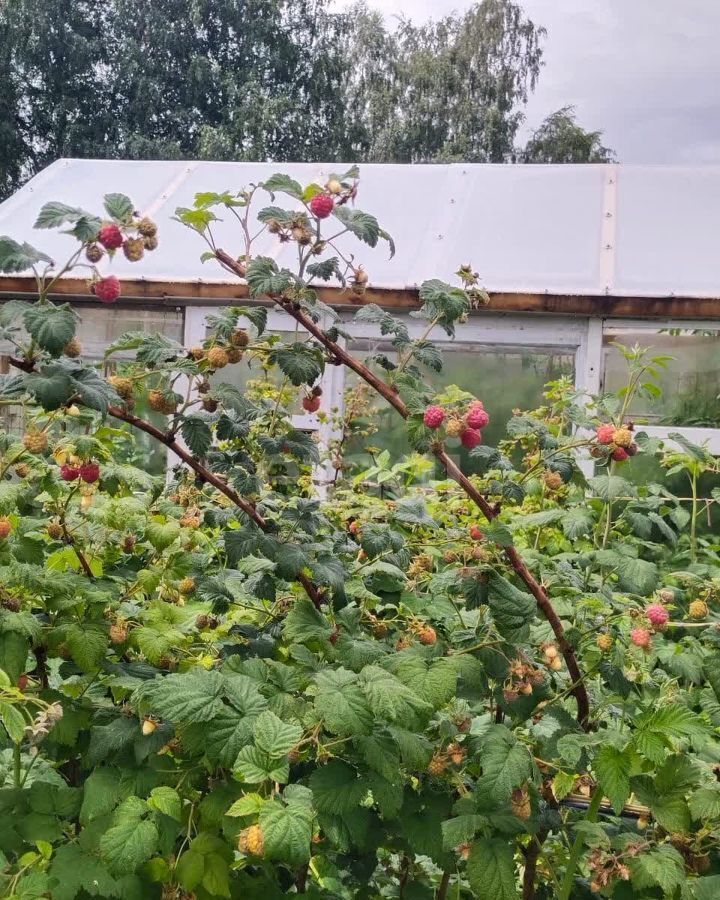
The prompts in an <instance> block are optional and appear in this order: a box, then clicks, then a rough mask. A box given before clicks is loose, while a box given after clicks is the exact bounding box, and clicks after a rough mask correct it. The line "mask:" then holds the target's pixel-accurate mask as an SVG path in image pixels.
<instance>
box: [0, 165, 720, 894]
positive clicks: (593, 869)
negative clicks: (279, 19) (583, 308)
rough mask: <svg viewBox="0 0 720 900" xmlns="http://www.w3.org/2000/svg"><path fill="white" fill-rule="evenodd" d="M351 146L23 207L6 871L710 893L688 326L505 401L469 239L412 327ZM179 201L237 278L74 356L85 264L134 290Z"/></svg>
mask: <svg viewBox="0 0 720 900" xmlns="http://www.w3.org/2000/svg"><path fill="white" fill-rule="evenodd" d="M360 174H361V173H360V172H359V171H358V170H357V169H356V168H352V169H349V170H347V171H340V172H338V173H336V174H330V176H329V177H328V178H327V179H326V180H323V181H318V182H316V181H311V182H309V183H301V182H300V181H298V180H297V179H296V178H294V177H291V176H290V175H286V174H275V175H272V176H271V177H267V178H265V179H264V180H262V181H258V182H257V183H252V184H247V185H246V186H245V187H244V188H242V189H240V190H238V189H237V186H232V187H229V188H228V189H227V190H221V191H215V192H213V191H205V192H200V193H195V195H194V201H193V202H192V205H187V206H181V207H179V208H177V210H176V212H175V215H174V217H173V220H172V221H170V222H168V223H166V224H164V225H163V227H162V228H159V227H158V224H156V221H155V220H154V219H153V218H152V216H151V215H149V214H147V213H141V212H139V211H138V210H136V207H135V205H134V202H133V200H132V199H131V198H129V197H127V196H125V194H123V193H107V194H106V195H105V198H104V208H102V209H96V210H92V211H87V210H85V209H83V208H80V207H75V206H73V205H70V204H68V203H66V202H56V201H53V202H48V203H45V204H44V205H42V207H41V208H39V209H38V210H37V220H36V223H35V227H36V229H37V235H36V240H35V241H34V242H33V243H28V242H27V241H26V240H25V239H24V238H23V239H16V238H15V237H13V236H12V235H7V236H3V237H0V272H2V273H6V274H15V273H20V272H26V271H31V272H32V273H33V277H34V279H35V295H36V297H37V299H35V300H32V301H28V300H20V299H10V300H7V301H6V302H4V303H3V304H2V306H0V339H1V340H2V341H3V342H5V344H7V345H9V346H10V347H11V350H10V351H9V353H8V361H9V365H8V371H7V373H6V374H5V375H3V376H2V382H1V388H2V394H1V396H0V402H1V403H2V410H5V409H13V410H16V411H18V416H17V417H16V418H15V419H12V421H11V420H9V419H8V420H6V421H7V422H8V423H9V424H7V427H6V429H5V430H4V431H3V432H2V433H0V477H1V478H2V480H1V481H0V722H1V723H2V729H0V730H1V731H2V734H1V735H0V810H1V811H2V816H1V818H0V894H1V895H2V896H3V897H8V898H18V900H20V898H23V900H25V898H28V900H29V898H40V897H52V898H56V900H73V898H86V897H107V898H128V900H135V898H137V900H142V898H162V900H171V898H172V900H192V898H197V900H212V898H251V897H258V898H263V900H271V898H275V897H282V896H293V895H296V894H306V895H308V896H310V897H314V898H318V900H319V898H328V900H329V898H347V900H351V898H368V900H370V898H405V900H423V898H425V900H432V898H437V900H455V898H458V900H460V898H462V900H469V898H480V900H486V898H487V900H513V898H518V900H519V898H522V900H533V898H535V900H571V898H573V900H583V898H588V900H589V898H593V897H608V898H610V897H612V898H616V900H630V898H637V900H650V898H669V900H711V898H717V897H718V896H720V768H719V766H718V761H719V760H720V738H719V737H718V729H719V728H720V547H719V545H718V540H717V524H716V523H717V521H718V520H717V509H718V504H720V492H719V490H718V488H717V487H713V484H715V485H716V484H717V476H718V474H720V465H719V464H718V460H717V457H716V456H713V455H712V453H711V452H710V450H709V449H708V448H707V447H706V446H704V445H702V444H699V443H697V442H695V441H694V440H693V439H692V438H691V437H688V436H687V435H686V434H684V433H683V429H682V427H681V426H677V427H676V428H675V429H674V430H673V429H672V428H671V431H672V436H671V439H670V440H664V439H663V438H662V437H659V436H658V435H657V434H656V433H655V432H654V431H653V429H652V428H651V427H648V426H647V418H646V417H645V416H644V415H643V406H644V404H646V403H647V402H648V401H649V400H655V399H657V398H658V396H660V395H661V393H662V384H663V378H664V377H665V375H666V373H667V371H668V368H669V366H671V360H670V358H669V356H668V355H667V354H665V353H663V352H656V351H654V350H652V348H650V347H643V346H641V345H640V344H639V343H633V344H629V343H623V341H622V335H616V336H615V339H614V340H613V341H612V343H611V344H610V345H609V348H610V349H611V352H612V353H613V354H614V355H615V357H617V359H620V360H621V361H622V372H623V375H622V379H620V378H619V376H617V374H616V373H617V371H618V369H619V365H616V366H615V369H614V370H613V371H614V373H615V374H614V376H613V378H614V381H615V382H616V383H614V384H613V385H612V390H607V391H605V392H595V393H592V394H591V393H588V392H587V391H585V390H583V389H581V388H579V387H578V386H577V385H576V383H575V381H574V380H573V378H572V375H571V374H570V373H569V372H568V371H567V366H566V364H565V362H564V360H563V357H562V354H561V353H559V352H558V355H557V357H556V359H555V362H554V363H553V365H552V366H548V367H546V368H543V369H542V375H543V377H544V378H545V380H546V383H545V385H544V387H542V389H541V390H540V391H539V392H538V393H537V396H536V394H535V393H534V391H533V390H531V388H530V387H529V386H528V387H527V390H526V395H527V398H528V399H529V400H530V401H531V402H530V404H529V406H528V408H508V405H507V399H506V397H504V396H503V395H502V393H503V387H502V384H501V381H500V380H498V379H496V381H495V383H494V386H493V387H492V388H491V387H490V386H489V385H490V379H489V378H488V380H487V381H486V380H484V379H483V378H479V379H478V380H477V383H474V384H468V383H467V379H465V380H463V377H464V373H463V371H462V368H463V367H462V365H459V364H458V363H457V362H453V360H452V359H449V357H451V356H452V354H451V353H449V352H448V350H447V348H448V347H449V346H452V345H453V344H454V343H457V344H460V345H461V344H462V342H463V340H464V339H465V338H464V335H465V334H466V333H467V330H468V329H471V328H473V327H477V328H480V329H482V327H483V318H482V315H483V314H484V313H485V311H487V310H491V308H492V300H491V298H490V296H489V295H488V293H486V291H485V290H484V287H483V280H482V278H481V276H480V275H478V273H477V272H476V271H475V269H474V268H473V266H472V265H471V264H470V261H468V260H457V263H456V271H455V272H454V273H453V272H452V271H447V272H445V271H443V272H437V273H435V275H436V277H433V278H430V279H428V280H425V281H424V282H423V283H422V284H421V286H420V288H419V305H418V307H417V309H415V310H414V311H413V312H412V313H411V316H412V320H411V321H412V325H413V327H412V328H410V326H409V324H408V321H409V320H408V317H406V316H402V315H400V314H396V312H395V311H393V310H391V309H388V308H386V307H383V306H381V305H379V304H377V303H375V302H372V298H371V297H369V296H368V295H369V294H370V292H371V289H372V285H373V269H372V265H371V264H370V263H369V262H367V261H366V259H365V254H366V253H367V252H368V251H370V250H373V251H374V252H376V251H377V249H378V248H383V250H384V252H385V253H386V255H387V256H392V254H393V252H394V244H393V237H392V235H391V234H390V233H389V230H386V229H385V228H384V227H383V223H382V221H378V218H376V216H375V215H374V214H373V210H372V209H368V211H365V210H364V208H363V180H362V179H361V178H360ZM111 188H112V185H108V186H107V189H108V190H109V189H111ZM221 224H222V226H223V228H224V230H223V237H222V240H221V239H220V237H219V230H218V229H219V227H220V225H221ZM229 226H232V231H231V232H229V231H228V227H229ZM51 230H52V231H60V232H62V234H63V239H64V244H65V246H66V255H65V257H64V258H63V259H60V258H55V255H54V254H55V251H53V256H51V255H50V254H49V253H46V252H45V251H44V250H43V241H44V238H46V237H48V236H49V234H50V231H51ZM229 233H232V235H233V240H234V243H233V244H232V245H230V244H228V243H227V242H226V241H227V235H228V234H229ZM188 235H189V236H190V237H191V238H192V239H193V240H192V246H193V247H194V248H195V249H196V256H197V268H198V270H199V269H200V268H203V271H206V270H210V269H211V268H214V269H216V270H218V271H222V272H223V273H224V274H225V275H227V276H229V277H231V278H232V279H233V280H236V281H237V283H238V285H246V286H247V288H246V294H247V298H246V301H245V302H244V303H242V304H236V305H218V306H216V307H213V308H211V309H207V310H205V312H204V318H205V323H206V328H205V329H204V330H203V332H202V334H200V336H199V337H198V338H197V341H196V343H195V344H194V345H191V346H186V344H185V343H184V342H183V340H182V339H180V338H179V337H171V336H168V335H167V334H166V333H164V332H163V331H161V330H158V331H147V330H137V331H127V332H125V333H122V334H120V335H119V336H117V337H116V338H115V339H113V340H112V341H109V342H108V343H107V344H106V346H105V347H104V348H103V354H102V358H101V359H96V358H95V356H93V355H88V353H87V352H86V349H85V348H84V347H83V343H82V340H81V339H80V337H79V329H80V326H81V320H82V318H83V316H85V315H86V313H87V310H86V309H84V308H80V309H78V307H77V305H76V304H70V303H66V302H63V301H62V298H59V297H58V295H57V289H58V283H59V281H60V280H61V279H62V278H63V277H65V276H73V277H75V278H79V279H83V282H84V284H85V290H86V297H87V299H88V300H90V299H92V300H94V301H95V302H96V303H100V304H103V305H105V306H106V307H107V308H108V309H109V308H111V307H114V306H116V305H117V304H118V303H121V302H122V300H123V291H124V283H123V281H122V280H121V279H119V278H118V277H117V276H116V275H115V274H113V266H114V265H117V263H118V262H120V261H122V260H125V261H126V262H130V263H136V262H140V261H141V260H143V259H146V258H147V257H148V255H152V254H153V253H154V252H155V251H156V249H157V248H158V247H160V246H163V245H172V243H173V242H174V241H178V240H181V239H183V240H185V239H186V237H187V236H188ZM53 246H58V245H57V243H56V244H54V245H53ZM183 246H186V245H185V244H184V245H183ZM374 258H376V257H375V256H373V259H374ZM331 281H337V282H339V283H340V284H341V285H342V286H343V288H344V292H345V294H346V295H347V296H348V297H349V298H351V299H352V304H354V306H355V307H356V308H355V309H354V310H353V311H352V315H350V314H349V313H348V309H347V308H346V307H344V308H343V309H342V310H341V311H338V310H336V309H335V308H334V307H333V306H332V305H331V304H330V303H326V302H325V300H324V299H323V290H324V288H323V286H324V285H326V284H328V283H329V282H331ZM488 304H489V306H488ZM276 314H282V321H283V323H285V324H283V326H282V327H281V328H275V327H272V323H273V322H274V321H277V319H274V318H273V316H275V315H276ZM473 323H477V324H473ZM358 324H360V325H362V326H363V327H364V328H369V329H371V330H372V334H373V335H374V337H373V338H372V340H368V341H367V342H366V346H365V345H361V342H360V343H359V342H358V340H357V339H356V338H355V337H354V334H355V333H354V332H353V331H352V328H353V327H354V326H355V325H358ZM525 359H526V358H523V366H525V365H526V361H525ZM527 359H530V364H531V365H534V364H535V363H534V362H533V361H532V360H533V357H527ZM446 364H447V365H446ZM510 364H511V361H509V362H508V365H510ZM340 372H342V373H344V376H345V380H344V381H343V382H342V383H343V385H344V387H343V390H342V392H341V393H340V400H339V401H338V402H336V403H335V402H334V403H333V405H329V404H328V403H326V402H325V398H326V397H327V392H328V390H329V389H328V384H329V383H330V382H331V381H332V379H333V378H334V377H335V376H336V374H337V373H340ZM448 372H450V373H452V374H451V376H450V377H448V375H447V373H448ZM518 377H519V376H518ZM451 378H455V379H456V380H463V385H462V386H460V385H458V384H457V383H455V381H454V380H451ZM528 385H530V382H529V381H528ZM308 417H314V418H313V419H312V421H313V422H316V423H317V424H316V426H314V427H313V428H307V427H304V423H306V422H307V421H309V420H308ZM322 435H325V437H326V438H327V439H325V438H323V437H322ZM143 448H144V449H143ZM148 448H150V449H148ZM153 454H155V455H154V456H153ZM158 454H159V456H158ZM163 454H167V459H168V468H167V472H166V471H165V470H164V469H159V470H158V469H156V468H154V467H153V465H152V464H151V463H150V462H149V461H150V460H151V459H157V458H164V457H163ZM638 473H640V474H638ZM642 473H644V474H642ZM648 473H649V474H648ZM669 479H672V482H670V481H669ZM670 483H672V489H670V487H669V484H670Z"/></svg>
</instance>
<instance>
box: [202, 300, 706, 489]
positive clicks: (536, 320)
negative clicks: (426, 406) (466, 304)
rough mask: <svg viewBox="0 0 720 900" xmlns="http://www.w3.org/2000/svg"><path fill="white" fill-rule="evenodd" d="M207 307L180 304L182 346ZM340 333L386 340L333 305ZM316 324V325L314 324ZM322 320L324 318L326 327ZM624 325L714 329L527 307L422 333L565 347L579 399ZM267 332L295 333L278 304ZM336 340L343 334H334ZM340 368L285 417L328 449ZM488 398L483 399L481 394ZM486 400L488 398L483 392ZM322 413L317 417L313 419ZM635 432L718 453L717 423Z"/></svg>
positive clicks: (479, 343) (415, 325) (322, 479)
mask: <svg viewBox="0 0 720 900" xmlns="http://www.w3.org/2000/svg"><path fill="white" fill-rule="evenodd" d="M211 313H212V308H209V307H187V308H186V310H185V346H186V347H188V348H189V347H192V346H196V345H197V344H199V343H202V341H203V340H205V336H206V323H205V320H206V317H207V315H209V314H211ZM339 315H340V324H341V326H342V329H343V331H345V332H346V333H347V334H349V335H350V336H351V337H352V338H355V339H358V340H366V341H371V342H372V341H375V340H376V341H377V342H378V343H380V342H386V341H387V339H388V338H387V336H383V335H382V334H381V333H380V327H379V326H378V325H376V324H373V323H370V322H354V321H352V318H351V315H350V314H349V313H348V311H347V310H343V309H341V310H340V311H339ZM394 315H395V316H396V317H397V318H400V319H402V321H403V322H404V323H405V325H406V326H407V329H408V333H409V335H410V337H411V339H413V340H415V339H417V338H419V337H420V336H421V335H422V334H423V333H424V331H425V329H426V327H427V323H426V322H425V321H424V320H422V319H416V318H413V317H410V316H409V315H408V314H407V312H405V311H396V312H394ZM321 324H322V323H321ZM327 324H329V323H325V325H326V327H327ZM613 326H615V327H617V326H622V327H627V328H633V329H637V330H642V331H647V332H654V331H657V330H658V329H664V328H681V329H690V330H692V329H708V330H715V331H720V322H717V321H712V320H677V319H640V320H638V319H610V318H603V317H600V316H553V315H544V314H529V313H491V312H481V313H478V314H476V315H472V316H471V318H470V321H469V322H467V323H466V324H465V325H462V326H461V327H460V328H459V329H458V334H457V338H456V339H453V338H451V337H449V336H448V335H447V334H445V332H444V331H443V330H442V328H440V327H437V328H435V329H434V330H433V332H432V333H431V335H430V339H431V340H432V341H433V343H435V344H437V345H438V346H439V347H440V348H441V349H445V350H451V349H452V347H453V345H454V344H455V345H461V346H463V347H467V346H468V345H470V346H472V347H473V348H477V350H478V352H482V350H483V348H492V349H497V348H499V347H501V348H504V349H506V350H510V349H518V350H522V349H529V348H537V349H538V350H541V351H553V350H555V351H559V352H565V353H572V354H573V355H574V364H575V387H576V389H577V390H578V391H581V392H582V393H583V394H584V395H586V396H587V397H592V396H596V395H598V394H600V393H601V391H602V388H603V382H604V375H605V373H604V370H603V337H604V334H605V331H606V329H608V328H610V327H613ZM267 328H268V331H271V332H276V331H291V332H292V331H295V328H296V325H295V322H294V321H293V319H292V318H291V317H290V316H288V315H287V313H284V312H282V311H281V310H278V309H272V308H270V309H268V320H267ZM341 341H342V343H343V344H344V339H341ZM344 386H345V371H344V369H343V367H342V366H332V365H329V366H326V367H325V373H324V375H323V378H322V381H321V387H322V389H323V393H322V397H321V411H322V412H323V413H324V415H323V416H322V417H319V416H318V415H315V414H301V415H294V416H293V417H292V424H293V427H295V428H298V429H300V430H303V431H309V432H317V433H318V441H319V444H320V447H321V449H323V448H325V449H326V448H327V447H329V445H330V444H331V442H332V441H333V440H336V439H337V438H338V437H339V433H338V432H337V430H336V427H335V425H334V424H333V422H335V421H337V419H338V418H341V417H342V412H343V404H344ZM486 399H488V398H486ZM489 399H490V401H491V400H492V398H489ZM321 418H322V421H321ZM642 430H643V431H645V432H647V433H648V434H649V435H652V436H654V437H659V438H662V439H663V440H664V441H666V442H667V443H668V445H670V446H677V445H675V443H674V442H673V441H672V440H671V439H670V437H669V435H670V433H671V432H673V431H680V430H681V431H682V433H683V434H684V435H685V436H686V437H687V438H688V440H691V441H693V442H695V443H697V444H701V445H702V444H706V445H707V447H708V449H709V450H710V452H711V453H713V454H715V455H720V428H693V427H687V426H684V425H675V426H672V425H671V426H667V427H666V426H659V425H643V426H642ZM578 464H579V466H580V469H581V470H582V471H583V473H584V474H585V475H586V476H588V477H591V476H592V475H593V474H594V472H595V461H594V460H593V459H592V458H591V457H590V456H589V455H588V454H579V457H578ZM332 475H333V470H332V467H331V465H330V464H329V463H328V464H327V465H326V466H325V467H322V468H320V469H319V470H317V471H316V473H315V480H316V483H317V487H318V492H319V493H320V495H323V494H324V492H325V489H326V485H327V483H328V481H329V479H330V478H331V477H332Z"/></svg>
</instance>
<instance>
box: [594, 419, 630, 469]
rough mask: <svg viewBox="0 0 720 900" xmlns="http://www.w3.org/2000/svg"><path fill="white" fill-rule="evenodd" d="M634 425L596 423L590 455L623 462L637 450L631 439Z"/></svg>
mask: <svg viewBox="0 0 720 900" xmlns="http://www.w3.org/2000/svg"><path fill="white" fill-rule="evenodd" d="M633 430H634V425H633V423H632V422H628V423H627V424H626V425H621V426H620V427H617V428H616V427H615V426H614V425H611V424H603V425H598V427H597V428H596V430H595V445H594V447H593V449H592V451H591V452H592V455H593V456H594V457H596V458H598V459H599V458H607V459H611V460H613V461H614V462H625V460H627V459H629V458H630V457H631V456H635V454H636V453H637V452H638V449H639V448H638V445H637V444H636V443H635V441H634V440H633Z"/></svg>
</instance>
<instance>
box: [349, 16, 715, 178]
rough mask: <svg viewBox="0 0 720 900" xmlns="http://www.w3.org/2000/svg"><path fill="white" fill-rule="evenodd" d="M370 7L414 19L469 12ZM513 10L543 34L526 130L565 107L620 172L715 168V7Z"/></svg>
mask: <svg viewBox="0 0 720 900" xmlns="http://www.w3.org/2000/svg"><path fill="white" fill-rule="evenodd" d="M341 2H342V0H338V3H339V4H340V3H341ZM369 2H370V4H371V5H372V6H374V7H376V8H377V9H381V10H383V12H385V13H386V14H387V15H392V14H397V13H399V12H404V13H405V15H407V16H409V17H410V18H413V19H426V18H428V17H429V16H438V15H443V14H445V13H449V12H452V11H453V10H463V9H466V8H468V7H469V6H470V5H471V2H469V0H369ZM518 2H519V3H520V5H521V6H523V7H524V9H525V11H526V13H527V14H528V15H529V16H530V18H531V19H532V20H533V21H534V22H535V23H536V24H538V25H544V26H545V27H546V28H547V30H548V36H547V39H546V42H545V67H544V69H543V71H542V73H541V76H540V82H539V85H538V88H537V90H536V92H535V94H534V96H533V97H532V98H531V100H530V103H529V104H528V108H527V126H528V127H534V126H536V125H537V124H538V123H539V122H540V121H542V119H543V118H544V117H545V115H547V113H549V112H552V111H553V110H555V109H558V108H559V107H561V106H565V105H566V104H572V105H574V106H575V107H576V109H577V114H578V120H579V121H580V123H581V124H582V125H583V127H585V128H588V129H593V130H594V129H598V130H602V131H604V133H605V141H604V142H605V144H606V145H607V146H610V147H612V148H613V149H614V150H615V151H616V152H617V154H618V157H619V159H620V161H621V162H628V163H720V52H719V50H718V43H719V42H720V0H518Z"/></svg>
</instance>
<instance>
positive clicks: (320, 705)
mask: <svg viewBox="0 0 720 900" xmlns="http://www.w3.org/2000/svg"><path fill="white" fill-rule="evenodd" d="M315 680H316V684H317V694H316V696H315V708H316V710H317V712H318V714H319V716H320V717H321V718H322V719H323V722H324V724H325V728H327V730H328V731H330V732H332V733H333V734H338V735H348V736H350V735H352V736H355V735H358V734H369V733H370V731H371V728H372V724H373V714H372V712H371V711H370V708H369V706H368V702H367V699H366V697H365V694H364V693H363V691H362V688H361V687H360V684H359V680H358V676H357V675H356V674H355V673H354V672H348V671H347V669H342V668H341V669H336V670H335V671H332V670H328V671H324V672H319V673H318V674H317V675H316V676H315Z"/></svg>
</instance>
